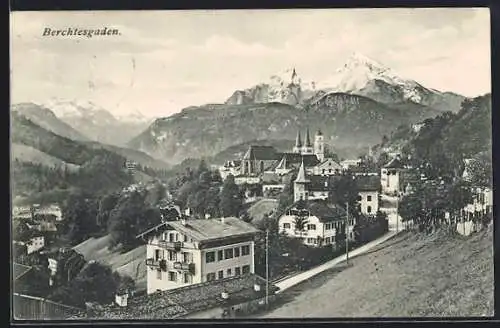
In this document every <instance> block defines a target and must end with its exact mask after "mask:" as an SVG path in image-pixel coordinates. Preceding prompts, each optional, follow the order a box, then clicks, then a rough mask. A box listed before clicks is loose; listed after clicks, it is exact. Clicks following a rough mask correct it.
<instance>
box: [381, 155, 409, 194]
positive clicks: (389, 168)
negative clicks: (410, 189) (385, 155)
mask: <svg viewBox="0 0 500 328" xmlns="http://www.w3.org/2000/svg"><path fill="white" fill-rule="evenodd" d="M403 171H404V166H403V164H402V163H401V160H400V159H399V157H394V158H393V159H392V160H390V161H389V163H387V164H386V165H384V166H383V167H382V169H381V173H380V183H381V186H382V193H384V194H391V195H395V194H397V193H399V192H400V191H402V190H401V189H402V188H403V187H404V185H403V184H402V183H401V181H400V180H401V178H402V175H403V174H402V172H403Z"/></svg>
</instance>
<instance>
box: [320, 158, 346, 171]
mask: <svg viewBox="0 0 500 328" xmlns="http://www.w3.org/2000/svg"><path fill="white" fill-rule="evenodd" d="M317 167H319V168H331V169H339V170H341V169H342V165H340V163H339V162H337V161H335V160H334V159H333V158H326V159H325V160H324V161H323V162H321V163H319V164H318V165H317Z"/></svg>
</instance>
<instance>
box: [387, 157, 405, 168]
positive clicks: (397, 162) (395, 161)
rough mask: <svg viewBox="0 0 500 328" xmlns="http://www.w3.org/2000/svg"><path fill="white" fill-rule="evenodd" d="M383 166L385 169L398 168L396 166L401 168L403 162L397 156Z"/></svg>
mask: <svg viewBox="0 0 500 328" xmlns="http://www.w3.org/2000/svg"><path fill="white" fill-rule="evenodd" d="M384 167H385V168H386V169H398V168H403V164H402V163H401V161H400V160H399V158H397V157H394V158H393V159H391V160H390V161H389V163H387V164H385V165H384Z"/></svg>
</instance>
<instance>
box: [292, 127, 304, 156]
mask: <svg viewBox="0 0 500 328" xmlns="http://www.w3.org/2000/svg"><path fill="white" fill-rule="evenodd" d="M301 151H302V139H301V137H300V131H297V137H296V138H295V146H294V147H293V152H294V153H300V152H301Z"/></svg>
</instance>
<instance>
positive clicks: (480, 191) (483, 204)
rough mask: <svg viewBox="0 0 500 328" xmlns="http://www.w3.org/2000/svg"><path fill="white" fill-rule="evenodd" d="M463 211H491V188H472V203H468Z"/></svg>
mask: <svg viewBox="0 0 500 328" xmlns="http://www.w3.org/2000/svg"><path fill="white" fill-rule="evenodd" d="M464 211H465V212H466V213H471V214H472V213H475V212H481V213H492V211H493V190H492V189H491V188H480V187H476V188H472V204H468V205H467V206H466V207H465V208H464Z"/></svg>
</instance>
